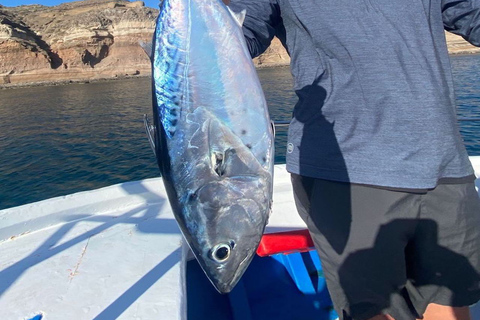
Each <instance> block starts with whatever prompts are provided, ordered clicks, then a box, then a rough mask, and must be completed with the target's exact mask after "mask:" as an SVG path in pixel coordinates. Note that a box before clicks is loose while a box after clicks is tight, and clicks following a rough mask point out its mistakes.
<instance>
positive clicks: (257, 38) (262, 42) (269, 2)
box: [229, 0, 281, 58]
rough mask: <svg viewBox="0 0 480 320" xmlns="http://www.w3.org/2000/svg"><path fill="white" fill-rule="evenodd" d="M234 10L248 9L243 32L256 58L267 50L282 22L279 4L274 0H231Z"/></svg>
mask: <svg viewBox="0 0 480 320" xmlns="http://www.w3.org/2000/svg"><path fill="white" fill-rule="evenodd" d="M229 7H230V8H231V9H232V10H233V11H234V12H240V11H242V10H244V9H245V10H246V11H247V13H246V17H245V21H244V22H243V33H244V35H245V40H246V42H247V46H248V50H249V51H250V54H251V56H252V58H255V57H257V56H259V55H260V54H262V53H263V52H264V51H265V50H267V48H268V46H270V43H271V42H272V39H273V37H274V36H275V34H276V29H277V27H278V26H279V24H281V17H280V13H279V9H278V5H277V4H276V1H274V0H231V2H230V5H229Z"/></svg>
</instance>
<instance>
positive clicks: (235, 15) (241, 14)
mask: <svg viewBox="0 0 480 320" xmlns="http://www.w3.org/2000/svg"><path fill="white" fill-rule="evenodd" d="M227 8H228V11H230V13H231V14H232V16H233V18H234V19H235V21H237V23H238V25H239V26H240V27H241V26H242V25H243V22H244V21H245V16H246V15H247V10H245V9H243V10H242V11H240V12H234V11H233V10H232V9H230V7H228V6H227Z"/></svg>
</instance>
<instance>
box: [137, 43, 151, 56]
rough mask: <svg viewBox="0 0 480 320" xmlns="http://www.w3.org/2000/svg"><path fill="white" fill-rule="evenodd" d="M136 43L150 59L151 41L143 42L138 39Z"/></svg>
mask: <svg viewBox="0 0 480 320" xmlns="http://www.w3.org/2000/svg"><path fill="white" fill-rule="evenodd" d="M138 44H139V45H140V47H142V49H143V51H145V53H146V54H147V56H148V57H149V58H150V60H152V58H153V43H152V42H143V41H139V42H138Z"/></svg>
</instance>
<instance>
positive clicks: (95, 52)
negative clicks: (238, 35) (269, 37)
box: [0, 0, 480, 85]
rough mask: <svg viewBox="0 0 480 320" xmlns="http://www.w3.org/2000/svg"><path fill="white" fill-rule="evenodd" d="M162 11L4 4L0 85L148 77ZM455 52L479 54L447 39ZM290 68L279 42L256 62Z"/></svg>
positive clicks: (89, 0)
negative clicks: (147, 46) (148, 48)
mask: <svg viewBox="0 0 480 320" xmlns="http://www.w3.org/2000/svg"><path fill="white" fill-rule="evenodd" d="M157 15H158V10H156V9H152V8H148V7H145V6H144V4H143V2H142V1H136V2H129V1H126V0H84V1H77V2H71V3H64V4H61V5H59V6H54V7H46V6H40V5H30V6H19V7H3V6H1V5H0V85H5V84H18V83H35V82H45V81H46V82H55V81H68V80H79V79H82V80H86V79H96V78H112V77H121V76H125V75H148V74H149V73H150V62H149V60H148V58H147V56H146V55H145V53H144V52H143V49H142V48H141V47H140V45H139V42H140V41H143V42H149V41H151V38H152V34H153V31H154V28H155V18H156V16H157ZM447 41H448V43H449V50H450V52H451V53H478V52H480V48H476V47H473V46H471V45H469V44H468V43H466V42H465V41H464V40H463V39H462V38H460V37H458V36H454V35H452V34H447ZM254 62H255V64H256V65H257V66H260V67H266V66H274V65H286V64H288V63H289V62H290V59H289V57H288V55H287V53H286V52H285V50H284V49H283V47H282V45H281V44H280V41H278V40H277V39H275V40H274V41H273V43H272V45H271V47H270V48H269V49H268V50H267V51H266V52H265V53H264V54H263V55H262V56H260V57H258V58H256V59H255V60H254Z"/></svg>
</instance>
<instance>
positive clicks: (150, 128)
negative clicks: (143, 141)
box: [143, 114, 157, 156]
mask: <svg viewBox="0 0 480 320" xmlns="http://www.w3.org/2000/svg"><path fill="white" fill-rule="evenodd" d="M143 124H144V125H145V131H146V132H147V138H148V142H150V147H152V150H153V154H154V155H155V156H157V152H156V151H155V150H156V147H155V137H156V134H155V131H156V130H157V128H155V126H154V125H152V124H150V121H149V120H148V116H147V115H146V114H144V115H143Z"/></svg>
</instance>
